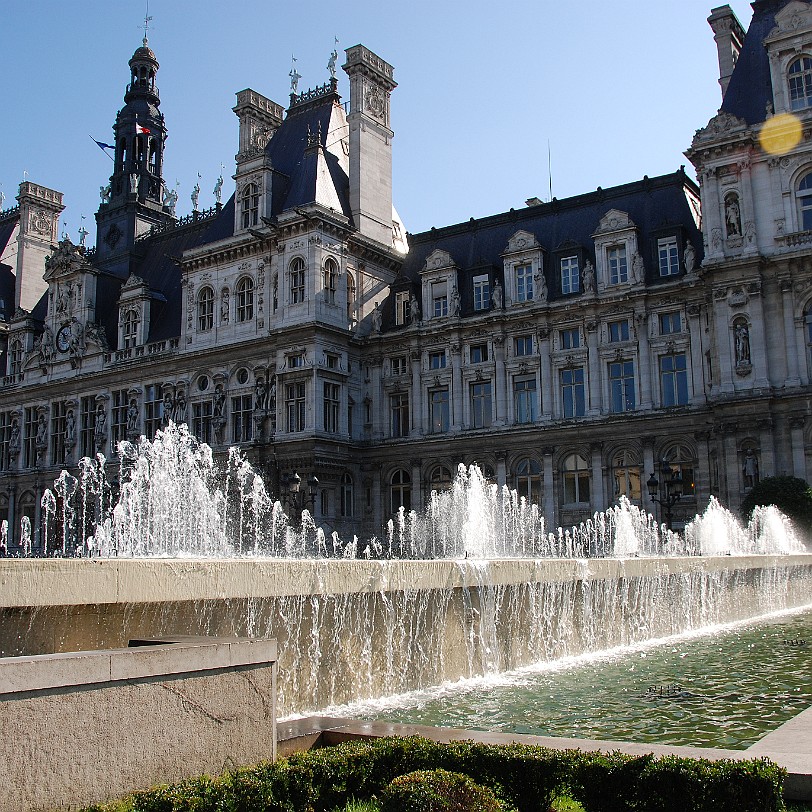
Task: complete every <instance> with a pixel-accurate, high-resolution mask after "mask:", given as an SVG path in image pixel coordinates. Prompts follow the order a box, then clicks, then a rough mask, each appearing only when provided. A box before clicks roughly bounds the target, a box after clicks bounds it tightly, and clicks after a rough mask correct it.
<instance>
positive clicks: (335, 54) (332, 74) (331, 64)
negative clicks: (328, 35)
mask: <svg viewBox="0 0 812 812" xmlns="http://www.w3.org/2000/svg"><path fill="white" fill-rule="evenodd" d="M334 39H335V45H333V50H332V53H331V54H330V61H329V62H328V63H327V70H328V71H330V78H331V79H335V78H336V60H337V59H338V50H337V49H336V46H337V45H338V37H334Z"/></svg>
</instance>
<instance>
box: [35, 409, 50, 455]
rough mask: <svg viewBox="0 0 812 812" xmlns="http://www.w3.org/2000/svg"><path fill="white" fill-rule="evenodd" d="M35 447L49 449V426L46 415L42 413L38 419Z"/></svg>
mask: <svg viewBox="0 0 812 812" xmlns="http://www.w3.org/2000/svg"><path fill="white" fill-rule="evenodd" d="M34 445H35V446H36V447H37V448H47V447H48V424H47V423H46V422H45V415H44V414H42V413H40V416H39V417H38V418H37V433H36V435H35V437H34Z"/></svg>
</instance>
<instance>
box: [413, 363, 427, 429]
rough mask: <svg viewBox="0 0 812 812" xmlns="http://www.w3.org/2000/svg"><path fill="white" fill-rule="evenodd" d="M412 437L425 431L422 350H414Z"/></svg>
mask: <svg viewBox="0 0 812 812" xmlns="http://www.w3.org/2000/svg"><path fill="white" fill-rule="evenodd" d="M411 362H412V394H411V397H412V430H411V432H410V434H411V436H412V437H420V436H422V434H423V433H424V432H425V426H424V425H423V382H422V380H421V378H420V350H412V352H411Z"/></svg>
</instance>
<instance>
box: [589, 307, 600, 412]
mask: <svg viewBox="0 0 812 812" xmlns="http://www.w3.org/2000/svg"><path fill="white" fill-rule="evenodd" d="M599 326H600V322H598V320H597V319H595V320H593V321H588V322H587V323H586V344H587V347H588V349H589V370H588V373H587V374H588V375H589V408H588V409H587V414H589V415H599V414H603V402H602V398H601V376H600V358H599V357H598V327H599Z"/></svg>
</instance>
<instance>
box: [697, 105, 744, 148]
mask: <svg viewBox="0 0 812 812" xmlns="http://www.w3.org/2000/svg"><path fill="white" fill-rule="evenodd" d="M746 129H747V122H746V121H745V120H744V119H743V118H739V117H738V116H734V115H732V114H731V113H723V112H721V111H720V112H719V113H717V114H716V115H715V116H714V117H713V118H712V119H711V120H710V121H709V122H708V124H707V126H706V127H704V128H703V129H701V130H697V131H696V133H695V134H694V139H693V144H692V146H696V145H697V144H701V143H703V142H704V141H714V140H716V139H717V138H720V137H722V136H725V135H730V134H732V133H734V132H736V131H744V130H746Z"/></svg>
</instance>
